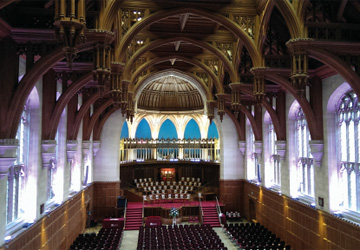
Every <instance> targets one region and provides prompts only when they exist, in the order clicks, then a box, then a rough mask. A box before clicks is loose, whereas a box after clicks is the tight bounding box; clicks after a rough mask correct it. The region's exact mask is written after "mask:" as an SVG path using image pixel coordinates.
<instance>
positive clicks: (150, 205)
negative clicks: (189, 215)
mask: <svg viewBox="0 0 360 250" xmlns="http://www.w3.org/2000/svg"><path fill="white" fill-rule="evenodd" d="M199 204H200V203H199V202H198V201H184V202H166V201H164V202H157V203H148V202H145V203H144V208H153V207H161V208H164V209H167V208H172V207H176V208H180V207H185V206H186V207H199V206H200V205H199ZM201 205H202V207H216V201H202V202H201ZM219 205H220V206H224V204H223V203H221V202H219ZM127 206H128V208H142V206H143V203H142V202H128V204H127Z"/></svg>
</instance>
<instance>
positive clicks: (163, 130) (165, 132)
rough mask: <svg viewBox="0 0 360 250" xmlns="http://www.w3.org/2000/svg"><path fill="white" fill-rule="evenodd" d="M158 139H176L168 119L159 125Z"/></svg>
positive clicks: (173, 128)
mask: <svg viewBox="0 0 360 250" xmlns="http://www.w3.org/2000/svg"><path fill="white" fill-rule="evenodd" d="M158 138H159V139H162V138H164V139H167V138H170V139H177V138H178V135H177V131H176V127H175V125H174V123H173V122H172V121H171V120H170V119H166V120H165V121H164V122H163V123H162V124H161V127H160V130H159V136H158Z"/></svg>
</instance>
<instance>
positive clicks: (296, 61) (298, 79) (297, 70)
mask: <svg viewBox="0 0 360 250" xmlns="http://www.w3.org/2000/svg"><path fill="white" fill-rule="evenodd" d="M309 41H313V39H311V38H298V39H291V40H290V41H288V42H287V43H286V46H287V47H288V48H289V50H290V52H291V73H290V82H291V85H292V86H293V87H294V88H295V89H296V90H297V92H298V94H299V96H300V97H305V90H306V86H307V85H308V84H309V74H308V68H309V64H308V54H307V46H308V43H309Z"/></svg>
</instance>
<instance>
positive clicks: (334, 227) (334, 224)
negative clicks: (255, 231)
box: [242, 181, 360, 250]
mask: <svg viewBox="0 0 360 250" xmlns="http://www.w3.org/2000/svg"><path fill="white" fill-rule="evenodd" d="M243 185H244V188H243V194H242V201H243V207H244V215H245V217H246V218H247V219H248V218H249V208H248V207H249V199H254V200H256V206H257V207H256V219H257V221H258V222H260V223H261V224H262V225H264V226H265V227H266V228H268V229H269V230H271V231H272V232H273V233H275V234H276V235H277V236H278V237H280V238H281V239H282V240H285V242H286V243H287V244H290V245H291V246H292V248H294V249H314V250H315V249H358V246H359V245H360V227H359V226H358V225H355V224H354V223H351V222H348V221H346V220H344V219H341V218H339V217H337V216H334V215H331V214H329V213H326V212H324V211H322V210H319V209H314V208H312V207H310V206H308V205H306V204H303V203H301V202H299V201H296V200H294V199H292V198H290V197H287V196H284V195H279V194H278V193H276V192H273V191H270V190H268V189H266V188H263V187H259V186H257V185H254V184H251V183H249V182H247V181H243Z"/></svg>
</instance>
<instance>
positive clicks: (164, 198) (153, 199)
mask: <svg viewBox="0 0 360 250" xmlns="http://www.w3.org/2000/svg"><path fill="white" fill-rule="evenodd" d="M190 199H191V194H174V195H173V194H167V195H165V194H161V195H159V194H155V195H153V194H150V195H143V200H144V201H145V202H150V203H160V202H176V201H178V202H180V201H184V200H190Z"/></svg>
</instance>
